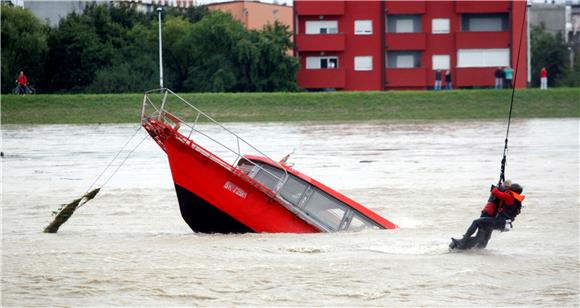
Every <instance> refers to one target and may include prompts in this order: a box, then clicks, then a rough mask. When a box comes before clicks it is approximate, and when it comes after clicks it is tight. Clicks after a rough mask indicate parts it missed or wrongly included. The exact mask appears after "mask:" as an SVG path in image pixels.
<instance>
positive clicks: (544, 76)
mask: <svg viewBox="0 0 580 308" xmlns="http://www.w3.org/2000/svg"><path fill="white" fill-rule="evenodd" d="M540 89H542V90H547V89H548V70H547V69H546V68H545V67H542V70H541V71H540Z"/></svg>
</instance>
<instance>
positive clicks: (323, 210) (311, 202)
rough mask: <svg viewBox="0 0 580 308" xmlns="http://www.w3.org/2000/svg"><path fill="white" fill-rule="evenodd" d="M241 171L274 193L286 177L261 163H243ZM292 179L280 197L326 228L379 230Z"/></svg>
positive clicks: (355, 212)
mask: <svg viewBox="0 0 580 308" xmlns="http://www.w3.org/2000/svg"><path fill="white" fill-rule="evenodd" d="M256 165H257V166H259V167H257V166H256ZM238 168H239V169H240V170H241V171H242V172H244V173H245V174H247V175H248V176H250V177H252V178H254V179H255V180H256V181H258V182H259V183H260V184H262V185H264V186H265V187H267V188H268V189H270V190H274V188H275V187H276V185H277V183H279V179H282V178H283V177H284V172H283V171H282V170H280V169H278V168H276V167H274V166H271V165H268V164H265V163H261V162H255V165H254V163H251V162H249V161H247V160H245V159H243V160H240V163H238ZM288 175H289V177H288V179H287V180H286V182H285V183H284V185H283V186H282V187H281V188H280V189H279V190H278V196H280V197H282V199H284V200H285V201H287V202H288V203H290V204H291V205H292V206H294V207H295V208H297V209H298V210H300V211H301V212H303V213H305V214H306V215H308V216H309V217H311V218H312V219H313V220H315V221H317V222H318V223H319V224H321V225H323V226H324V227H325V228H327V229H329V230H332V231H360V230H363V229H367V228H379V226H378V225H377V224H376V223H375V222H373V221H371V220H370V219H368V218H367V217H365V216H364V215H362V214H361V213H359V212H358V211H357V210H355V209H353V208H351V207H350V206H349V205H347V204H345V203H344V202H342V201H340V200H338V199H336V198H334V197H332V196H331V195H329V194H328V193H326V192H324V191H322V190H321V189H319V188H317V187H315V186H313V185H311V184H309V183H307V182H306V181H304V180H302V179H300V178H298V177H297V176H295V175H293V174H291V173H289V174H288Z"/></svg>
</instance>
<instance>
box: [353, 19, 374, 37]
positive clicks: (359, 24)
mask: <svg viewBox="0 0 580 308" xmlns="http://www.w3.org/2000/svg"><path fill="white" fill-rule="evenodd" d="M354 34H356V35H371V34H373V21H372V20H355V21H354Z"/></svg>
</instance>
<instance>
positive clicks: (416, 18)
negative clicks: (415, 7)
mask: <svg viewBox="0 0 580 308" xmlns="http://www.w3.org/2000/svg"><path fill="white" fill-rule="evenodd" d="M386 23H387V25H386V26H387V32H389V33H415V32H421V15H387V21H386Z"/></svg>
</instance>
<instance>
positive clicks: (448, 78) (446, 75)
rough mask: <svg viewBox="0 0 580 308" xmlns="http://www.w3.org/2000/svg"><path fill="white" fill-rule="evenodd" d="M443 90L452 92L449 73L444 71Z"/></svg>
mask: <svg viewBox="0 0 580 308" xmlns="http://www.w3.org/2000/svg"><path fill="white" fill-rule="evenodd" d="M445 89H447V90H452V89H453V82H452V81H451V71H449V70H447V71H445Z"/></svg>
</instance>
